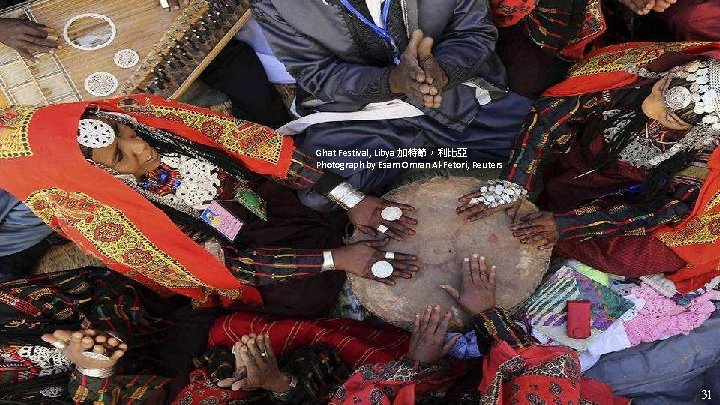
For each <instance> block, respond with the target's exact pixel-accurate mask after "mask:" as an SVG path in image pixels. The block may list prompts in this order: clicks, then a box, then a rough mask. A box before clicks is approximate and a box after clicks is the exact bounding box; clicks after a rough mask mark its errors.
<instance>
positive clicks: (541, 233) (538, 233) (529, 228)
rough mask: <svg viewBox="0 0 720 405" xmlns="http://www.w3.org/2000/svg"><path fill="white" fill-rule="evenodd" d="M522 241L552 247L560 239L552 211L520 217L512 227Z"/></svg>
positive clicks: (541, 247)
mask: <svg viewBox="0 0 720 405" xmlns="http://www.w3.org/2000/svg"><path fill="white" fill-rule="evenodd" d="M510 229H511V230H512V232H513V236H515V237H517V238H520V243H523V244H526V243H534V244H537V247H538V249H540V250H544V249H552V248H553V246H555V244H556V243H557V241H558V240H559V239H560V234H559V233H558V229H557V225H556V224H555V218H554V217H553V214H552V213H551V212H547V211H539V212H534V213H532V214H528V215H525V216H524V217H522V218H519V219H518V220H517V221H516V222H515V223H514V224H513V225H512V227H511V228H510Z"/></svg>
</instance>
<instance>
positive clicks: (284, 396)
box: [272, 374, 298, 402]
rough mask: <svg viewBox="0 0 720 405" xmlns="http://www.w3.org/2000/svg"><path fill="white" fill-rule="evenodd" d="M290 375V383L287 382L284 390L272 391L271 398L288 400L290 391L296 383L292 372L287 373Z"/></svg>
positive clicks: (296, 380)
mask: <svg viewBox="0 0 720 405" xmlns="http://www.w3.org/2000/svg"><path fill="white" fill-rule="evenodd" d="M288 375H289V376H290V383H289V384H288V389H287V390H286V391H284V392H273V393H272V396H273V398H275V399H277V400H278V401H283V402H284V401H288V400H289V399H290V393H291V392H292V391H293V390H294V389H295V387H297V385H298V379H297V377H295V376H294V375H292V374H288Z"/></svg>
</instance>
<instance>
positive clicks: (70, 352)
mask: <svg viewBox="0 0 720 405" xmlns="http://www.w3.org/2000/svg"><path fill="white" fill-rule="evenodd" d="M42 340H44V341H45V342H47V343H50V344H51V345H53V346H55V347H57V348H61V349H62V350H63V353H64V354H65V356H66V357H67V358H68V360H70V361H71V362H72V363H73V364H75V365H76V366H80V367H83V368H87V369H107V368H112V367H113V366H114V365H115V363H117V362H118V360H120V357H122V356H123V355H124V354H125V351H126V350H127V348H128V347H127V344H125V343H123V342H122V341H121V340H120V339H117V338H115V337H114V336H110V335H109V334H107V333H104V332H99V331H95V330H93V329H85V330H82V331H77V332H70V331H69V330H56V331H55V332H53V333H52V334H45V335H43V336H42ZM85 352H91V353H95V354H97V355H100V356H97V357H98V358H94V357H90V356H88V355H86V354H84V353H85Z"/></svg>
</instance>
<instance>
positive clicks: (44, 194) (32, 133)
mask: <svg viewBox="0 0 720 405" xmlns="http://www.w3.org/2000/svg"><path fill="white" fill-rule="evenodd" d="M91 104H94V105H97V106H99V107H100V108H101V109H103V110H106V111H114V112H125V113H127V114H129V115H131V116H133V117H134V118H135V119H137V120H138V121H140V122H141V123H143V124H146V125H149V126H151V127H155V128H160V129H164V130H168V131H170V132H172V133H174V134H176V135H179V136H182V137H184V138H187V139H189V140H192V141H195V142H198V143H201V144H205V145H209V146H212V147H215V148H221V149H224V150H226V151H227V152H228V154H230V155H231V156H232V157H234V158H236V159H237V160H238V161H239V162H240V163H242V164H243V165H245V166H246V167H247V168H248V169H249V170H251V171H254V172H257V173H259V174H265V175H271V176H275V177H278V178H285V177H286V176H287V172H288V169H289V167H290V163H291V162H290V160H291V159H290V156H291V154H292V151H293V142H292V140H291V139H290V138H287V137H283V136H281V135H279V134H277V133H276V132H274V131H273V130H271V129H269V128H267V127H264V126H261V125H256V124H252V123H249V122H244V121H240V120H236V119H232V118H229V117H226V116H222V115H219V114H217V113H215V112H212V111H210V110H205V109H200V108H196V107H193V106H189V105H184V104H180V103H177V102H174V101H168V100H164V99H161V98H158V97H154V96H147V95H137V96H132V97H126V98H123V99H114V100H107V101H95V102H92V103H90V102H80V103H70V104H58V105H52V106H47V107H41V108H34V107H27V106H16V107H10V108H8V109H6V110H5V111H3V112H2V113H0V172H1V173H3V175H2V176H0V188H1V189H4V190H7V191H8V192H10V193H11V194H13V195H14V196H15V197H17V198H18V199H20V200H23V201H24V202H25V204H26V205H27V206H29V207H30V209H32V210H33V212H34V213H35V214H36V215H37V216H38V217H39V218H41V219H42V220H43V221H45V222H46V223H47V224H49V225H50V226H51V227H53V228H54V229H56V230H58V231H60V232H61V233H62V234H64V235H65V236H67V237H68V238H70V239H72V240H73V242H75V243H76V244H77V245H78V246H80V247H81V248H82V249H83V250H84V251H85V252H86V253H89V254H92V255H93V256H96V257H98V258H100V259H101V260H102V261H103V262H104V263H106V264H107V265H108V267H110V268H112V269H113V270H116V271H118V272H120V273H123V274H125V275H126V276H128V277H130V278H133V279H134V280H137V281H139V282H140V283H142V284H145V285H148V286H152V287H153V288H154V289H155V290H165V291H167V290H170V291H173V292H175V293H179V294H183V295H186V296H188V297H191V298H193V299H196V300H207V298H208V296H209V295H211V294H213V293H216V294H219V295H220V296H221V297H223V298H224V299H226V300H228V301H234V300H241V301H244V302H247V303H253V304H260V303H261V298H260V294H259V293H258V291H257V290H256V289H255V288H252V287H250V286H246V285H242V284H241V283H240V282H239V281H238V280H237V279H236V278H235V277H233V275H232V274H231V273H230V272H229V271H228V269H227V268H226V267H225V266H224V265H223V263H220V261H218V260H217V258H215V257H214V256H212V255H211V254H210V253H208V252H207V251H205V250H204V249H203V248H202V247H201V246H199V245H198V244H196V243H195V242H193V241H192V240H191V239H190V238H189V237H187V236H186V235H185V234H183V233H182V232H181V231H180V229H178V227H177V226H175V224H174V223H173V222H172V221H171V220H170V219H169V218H168V217H167V216H166V215H165V214H164V213H163V212H162V211H160V210H159V209H158V208H156V207H155V206H154V205H152V204H151V203H150V202H149V201H147V200H146V199H145V198H144V197H142V196H141V195H139V194H137V193H136V192H135V191H133V190H132V189H131V188H129V187H128V186H127V185H125V184H124V183H123V182H121V181H120V180H118V179H116V178H115V177H113V176H112V175H110V174H109V173H108V172H106V171H104V170H102V169H100V168H97V167H95V166H93V165H91V164H90V163H89V162H87V161H86V160H85V158H84V157H83V155H82V153H81V151H80V147H79V146H78V143H77V131H78V121H79V119H80V117H81V116H82V114H83V113H84V112H85V111H86V109H87V108H88V106H89V105H91Z"/></svg>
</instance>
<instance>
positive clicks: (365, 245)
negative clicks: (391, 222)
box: [332, 238, 420, 285]
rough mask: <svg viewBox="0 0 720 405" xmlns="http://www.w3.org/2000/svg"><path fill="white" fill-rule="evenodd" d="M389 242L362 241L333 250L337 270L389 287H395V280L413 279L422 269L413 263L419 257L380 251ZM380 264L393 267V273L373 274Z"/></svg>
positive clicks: (386, 240) (387, 240)
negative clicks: (413, 275)
mask: <svg viewBox="0 0 720 405" xmlns="http://www.w3.org/2000/svg"><path fill="white" fill-rule="evenodd" d="M388 242H389V239H387V238H385V239H382V240H373V241H361V242H356V243H353V244H351V245H347V246H343V247H341V248H337V249H333V250H332V255H333V260H334V262H335V268H336V269H337V270H343V271H346V272H348V273H351V274H355V275H357V276H360V277H364V278H368V279H371V280H375V281H379V282H381V283H384V284H388V285H395V280H396V279H398V278H405V279H410V278H412V274H413V273H415V272H417V271H418V270H419V269H420V268H419V267H418V266H416V265H415V264H413V263H412V262H415V261H417V257H415V256H412V255H406V254H403V253H395V252H384V251H382V250H379V249H378V248H380V247H382V246H385V245H386V244H387V243H388ZM378 263H382V264H385V266H388V265H391V266H392V273H390V272H388V274H389V275H387V276H385V275H383V277H380V276H377V275H375V274H373V273H376V271H374V269H375V267H376V265H377V264H378Z"/></svg>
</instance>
